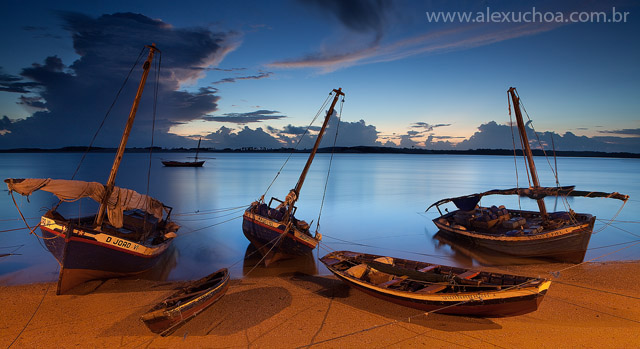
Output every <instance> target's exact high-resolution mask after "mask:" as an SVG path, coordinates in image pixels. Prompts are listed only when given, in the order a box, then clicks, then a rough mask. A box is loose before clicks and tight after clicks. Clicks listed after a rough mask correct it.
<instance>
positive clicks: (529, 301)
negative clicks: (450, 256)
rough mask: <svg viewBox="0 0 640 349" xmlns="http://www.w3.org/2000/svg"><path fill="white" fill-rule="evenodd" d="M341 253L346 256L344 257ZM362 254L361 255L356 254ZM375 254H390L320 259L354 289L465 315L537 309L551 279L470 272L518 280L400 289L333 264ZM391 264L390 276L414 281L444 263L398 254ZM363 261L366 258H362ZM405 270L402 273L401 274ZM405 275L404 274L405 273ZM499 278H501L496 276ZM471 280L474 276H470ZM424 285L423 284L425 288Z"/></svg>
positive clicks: (417, 306) (349, 254)
mask: <svg viewBox="0 0 640 349" xmlns="http://www.w3.org/2000/svg"><path fill="white" fill-rule="evenodd" d="M345 256H347V257H346V258H345ZM360 257H363V258H360ZM376 258H385V259H389V258H390V257H383V256H375V255H368V254H364V253H356V252H349V251H338V252H332V253H330V254H328V255H326V256H324V257H322V258H321V259H320V261H322V263H324V264H325V265H326V266H327V268H328V269H329V270H330V271H331V272H332V273H333V274H334V275H335V276H336V277H338V278H339V279H340V280H342V281H344V282H346V283H347V284H349V285H350V286H352V287H353V288H355V289H358V290H360V291H362V292H364V293H367V294H369V295H371V296H374V297H376V298H379V299H382V300H385V301H388V302H392V303H395V304H399V305H403V306H406V307H410V308H414V309H420V310H423V311H427V312H434V313H440V314H452V315H467V316H480V317H505V316H515V315H522V314H526V313H530V312H533V311H535V310H537V309H538V306H539V305H540V303H541V302H542V299H543V297H544V295H545V294H546V292H547V290H548V288H549V286H550V284H551V282H550V281H547V280H544V279H537V278H527V277H520V276H514V275H498V274H495V273H481V272H474V275H478V274H484V275H481V277H482V279H484V280H494V279H500V278H504V279H505V280H515V279H517V280H520V281H518V282H519V283H520V284H517V283H516V284H513V285H509V284H501V283H495V282H496V281H493V282H494V283H495V284H489V283H482V282H479V283H478V284H480V285H482V287H481V288H479V289H482V290H481V291H474V292H445V291H444V290H445V289H446V288H445V287H443V288H442V289H440V290H435V291H433V292H423V293H421V292H416V291H407V290H403V289H394V288H390V287H389V286H383V285H384V284H385V283H378V284H376V283H374V282H372V281H371V280H369V281H367V280H366V279H364V278H363V277H357V276H355V275H353V274H350V273H349V272H348V271H345V270H340V269H339V268H337V266H338V265H339V263H341V262H345V261H353V264H354V265H357V263H359V262H361V261H363V260H365V259H367V260H369V262H371V261H372V260H374V261H375V260H376ZM392 260H393V263H394V265H395V264H396V263H398V264H399V265H402V267H399V268H396V269H397V270H398V273H397V274H394V275H393V276H394V278H398V277H401V276H402V275H404V276H402V280H407V281H410V282H414V281H413V280H411V278H415V277H416V275H418V279H419V278H420V275H426V273H427V272H421V271H420V269H422V268H430V267H431V268H436V267H439V268H442V267H444V266H434V265H433V264H429V263H423V262H416V261H408V260H403V259H399V258H392ZM364 263H367V262H364ZM444 268H446V269H445V270H444V271H442V272H441V273H442V274H443V275H446V274H447V273H448V274H457V275H464V274H463V272H467V271H468V270H466V269H461V268H454V267H444ZM404 273H406V275H405V274H404ZM407 275H408V276H407ZM500 280H502V279H500ZM473 281H474V282H475V281H476V280H473ZM425 289H426V288H425Z"/></svg>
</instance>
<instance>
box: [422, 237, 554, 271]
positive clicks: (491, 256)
mask: <svg viewBox="0 0 640 349" xmlns="http://www.w3.org/2000/svg"><path fill="white" fill-rule="evenodd" d="M448 235H449V234H448V232H446V231H444V230H439V231H438V232H437V233H436V234H435V235H433V239H434V240H437V241H438V242H437V243H436V248H443V247H444V246H449V247H451V250H452V251H453V252H454V254H453V255H452V256H451V258H452V259H453V260H454V261H455V262H456V264H457V265H460V266H465V267H471V266H473V265H474V262H475V263H478V264H480V265H484V266H491V265H522V264H540V263H548V262H549V260H545V259H542V258H534V257H516V256H510V255H505V254H501V253H497V252H496V251H492V250H490V249H486V248H483V247H481V246H477V245H474V244H473V243H472V242H470V241H465V240H461V239H455V238H450V237H449V236H448Z"/></svg>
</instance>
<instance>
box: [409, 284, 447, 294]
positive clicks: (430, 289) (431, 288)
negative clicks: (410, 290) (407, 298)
mask: <svg viewBox="0 0 640 349" xmlns="http://www.w3.org/2000/svg"><path fill="white" fill-rule="evenodd" d="M445 288H447V285H431V286H427V287H425V288H423V289H420V290H417V291H416V292H415V293H436V292H440V291H442V290H444V289H445Z"/></svg>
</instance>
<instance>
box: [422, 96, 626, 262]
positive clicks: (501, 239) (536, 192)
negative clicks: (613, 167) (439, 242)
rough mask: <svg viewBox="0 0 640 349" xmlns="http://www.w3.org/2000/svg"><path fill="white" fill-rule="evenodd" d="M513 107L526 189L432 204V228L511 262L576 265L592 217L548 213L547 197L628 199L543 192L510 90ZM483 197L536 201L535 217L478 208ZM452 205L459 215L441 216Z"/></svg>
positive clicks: (529, 213) (567, 191)
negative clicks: (527, 175) (528, 180)
mask: <svg viewBox="0 0 640 349" xmlns="http://www.w3.org/2000/svg"><path fill="white" fill-rule="evenodd" d="M509 96H510V98H511V100H512V101H513V106H514V111H515V115H516V122H517V125H518V132H519V134H520V139H521V143H522V146H523V152H524V155H525V157H526V160H527V164H528V167H529V170H530V174H531V180H532V184H533V185H532V186H531V187H530V188H512V189H504V190H501V189H495V190H490V191H486V192H483V193H476V194H471V195H465V196H461V197H455V198H447V199H443V200H439V201H438V202H435V203H434V204H432V205H431V206H429V208H427V211H428V210H429V209H430V208H431V207H434V206H435V207H436V208H437V209H438V212H440V214H441V216H440V217H438V218H436V219H434V220H433V223H434V224H435V225H436V226H437V227H438V228H439V229H440V232H439V233H441V234H442V235H443V236H444V237H446V238H447V239H450V240H452V241H453V242H456V241H460V242H463V243H466V244H471V245H475V246H478V247H482V248H484V249H488V250H491V251H495V252H498V253H501V254H505V255H510V256H515V257H531V258H544V259H549V260H553V261H560V262H567V263H580V262H582V261H583V260H584V256H585V253H586V251H587V246H588V245H589V239H590V238H591V233H592V231H593V224H594V222H595V220H596V217H595V216H593V215H591V214H587V213H575V212H573V210H569V211H568V212H565V211H561V212H551V213H549V212H547V209H546V206H545V203H544V197H546V196H556V197H557V196H582V197H606V198H613V199H618V200H622V201H625V202H626V200H628V199H629V197H628V196H627V195H623V194H619V193H617V192H616V193H602V192H592V191H578V190H574V187H573V186H567V187H542V186H540V182H539V180H538V174H537V172H536V168H535V163H534V161H533V154H532V152H531V148H530V147H529V140H528V138H527V133H526V130H525V124H524V121H523V118H522V113H521V111H520V98H519V97H518V95H517V92H516V89H515V88H513V87H512V88H510V89H509ZM487 195H519V196H526V197H529V198H531V199H535V200H536V201H537V203H538V208H539V210H538V211H524V210H516V209H507V208H505V207H504V206H499V207H496V206H491V207H481V206H478V203H479V202H480V199H481V198H482V197H483V196H487ZM448 202H453V203H454V204H455V205H456V207H457V208H458V209H457V210H455V211H453V212H448V213H446V214H442V212H441V211H440V207H439V206H440V205H443V204H445V203H448Z"/></svg>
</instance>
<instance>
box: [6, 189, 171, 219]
mask: <svg viewBox="0 0 640 349" xmlns="http://www.w3.org/2000/svg"><path fill="white" fill-rule="evenodd" d="M5 183H7V187H9V190H10V191H15V192H17V193H19V194H21V195H25V196H27V195H31V193H33V192H34V191H36V190H44V191H48V192H50V193H52V194H54V195H55V196H57V197H58V198H59V199H60V200H62V201H65V202H72V201H76V200H79V199H82V198H91V199H93V200H95V201H97V202H102V199H103V198H104V195H105V187H104V185H103V184H102V183H98V182H85V181H77V180H66V179H51V178H27V179H17V178H8V179H5ZM132 209H139V210H143V211H145V212H147V213H149V214H151V215H153V216H154V217H156V218H158V219H162V215H163V210H164V205H163V204H162V202H160V201H158V200H156V199H154V198H152V197H150V196H147V195H143V194H140V193H137V192H136V191H133V190H131V189H126V188H119V187H113V191H112V192H111V196H110V197H109V200H108V201H107V216H108V217H109V223H110V224H111V225H113V226H114V227H116V228H120V227H122V221H123V218H122V212H123V211H124V210H132Z"/></svg>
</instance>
